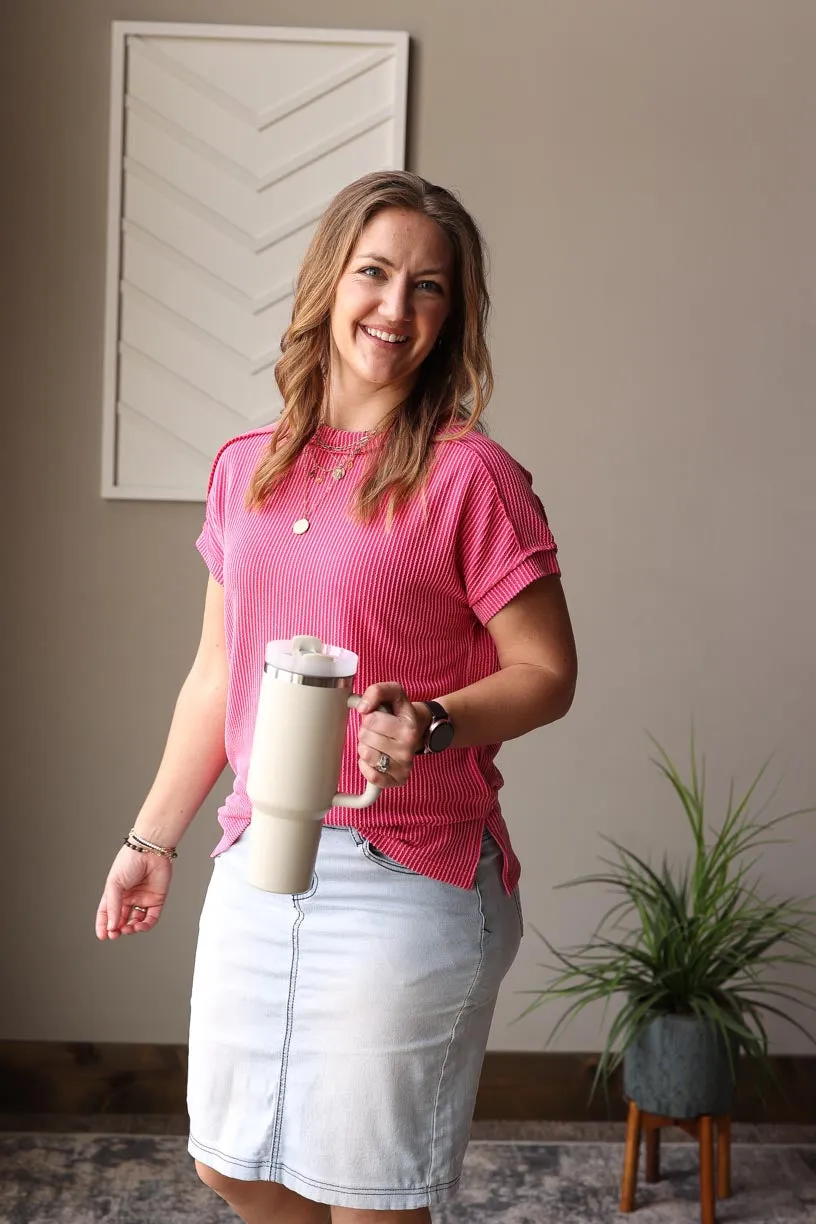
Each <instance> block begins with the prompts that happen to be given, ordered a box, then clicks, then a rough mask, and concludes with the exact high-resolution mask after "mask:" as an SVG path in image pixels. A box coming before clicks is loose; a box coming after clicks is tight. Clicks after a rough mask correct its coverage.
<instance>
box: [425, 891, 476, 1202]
mask: <svg viewBox="0 0 816 1224" xmlns="http://www.w3.org/2000/svg"><path fill="white" fill-rule="evenodd" d="M473 887H474V888H475V890H476V896H477V897H478V898H479V918H480V920H481V927H480V931H479V961H478V964H477V965H476V972H475V973H474V974H473V978H472V980H471V983H470V986H469V987H468V989H467V993H466V994H465V997H464V999H463V1000H462V1006H461V1007H460V1008H459V1011H458V1012H457V1014H456V1019H455V1020H454V1022H453V1025H452V1027H451V1033H450V1037H449V1039H448V1044H447V1047H446V1049H445V1056H444V1058H443V1059H442V1067H441V1069H440V1072H439V1083H438V1084H437V1086H436V1097H435V1099H434V1109H433V1126H432V1129H431V1161H430V1165H429V1167H428V1190H429V1191H430V1189H431V1182H432V1179H433V1170H434V1161H435V1160H436V1127H437V1115H438V1112H439V1098H440V1096H441V1095H442V1081H443V1080H444V1078H445V1068H446V1067H447V1065H448V1056H449V1054H450V1052H451V1049H452V1048H453V1039H454V1037H455V1036H456V1029H457V1026H458V1024H459V1021H460V1020H461V1019H462V1016H463V1015H464V1012H465V1008H466V1007H467V1005H468V1003H469V1001H470V997H471V995H472V994H473V991H474V989H475V988H476V983H477V981H478V980H479V974H480V973H481V971H482V965H483V964H484V937H485V912H484V899H483V897H482V890H481V889H480V888H479V883H478V880H477V881H475V882H474V885H473Z"/></svg>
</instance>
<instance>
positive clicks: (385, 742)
mask: <svg viewBox="0 0 816 1224" xmlns="http://www.w3.org/2000/svg"><path fill="white" fill-rule="evenodd" d="M381 705H388V706H389V707H390V709H391V711H392V713H386V712H385V711H384V710H381V709H378V707H379V706H381ZM360 711H361V713H362V715H363V717H362V719H361V722H360V732H359V736H358V756H359V761H360V770H361V772H362V773H363V775H364V777H365V778H366V779H367V781H369V782H374V783H375V785H377V786H401V785H402V784H403V783H404V782H406V781H407V780H408V777H409V775H410V773H411V768H412V766H413V763H414V757H415V755H416V752H417V748H418V745H419V723H418V719H417V714H416V710H415V709H414V707H413V705H412V704H411V701H410V699H409V697H408V695H407V694H406V692H405V690H404V689H403V688H402V686H401V685H399V684H396V683H389V684H373V685H371V686H370V688H367V689H366V691H365V693H364V694H363V703H362V704H361V706H360ZM366 711H368V712H366ZM386 757H387V758H388V759H387V761H386V759H385V758H386ZM378 765H385V766H387V768H386V769H385V771H384V772H383V770H381V769H378V768H377V766H378Z"/></svg>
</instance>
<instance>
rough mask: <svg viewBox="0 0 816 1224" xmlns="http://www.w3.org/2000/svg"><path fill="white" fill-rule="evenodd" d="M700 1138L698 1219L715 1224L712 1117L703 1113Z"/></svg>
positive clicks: (700, 1123) (708, 1223) (704, 1222)
mask: <svg viewBox="0 0 816 1224" xmlns="http://www.w3.org/2000/svg"><path fill="white" fill-rule="evenodd" d="M698 1126H699V1131H698V1135H699V1140H700V1220H701V1222H702V1224H716V1214H715V1207H714V1119H713V1118H712V1117H711V1116H710V1114H704V1115H703V1117H701V1118H700V1120H699V1122H698Z"/></svg>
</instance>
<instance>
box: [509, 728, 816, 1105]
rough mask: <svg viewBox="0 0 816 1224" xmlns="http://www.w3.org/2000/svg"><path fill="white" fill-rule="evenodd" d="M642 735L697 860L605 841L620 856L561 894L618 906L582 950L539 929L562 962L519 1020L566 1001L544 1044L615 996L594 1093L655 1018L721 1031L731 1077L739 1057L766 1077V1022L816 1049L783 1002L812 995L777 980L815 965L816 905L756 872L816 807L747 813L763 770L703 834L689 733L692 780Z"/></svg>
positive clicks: (809, 1000) (814, 995) (700, 783)
mask: <svg viewBox="0 0 816 1224" xmlns="http://www.w3.org/2000/svg"><path fill="white" fill-rule="evenodd" d="M649 738H650V739H651V740H652V743H653V744H654V745H655V747H656V749H657V753H658V755H657V757H656V758H653V763H654V764H655V765H656V766H657V767H658V769H659V770H660V771H661V772H662V773H663V775H664V776H665V777H666V778H667V779H668V781H669V782H670V783H671V786H672V787H673V789H674V791H675V793H676V795H677V797H678V798H679V800H680V803H681V804H682V807H683V811H684V813H685V815H686V818H687V820H688V824H689V828H690V829H691V834H692V838H693V843H694V853H693V856H691V857H690V859H689V860H688V861H687V862H686V863H685V864H684V865H683V866H680V867H672V865H671V864H670V862H669V860H668V857H667V856H665V855H664V857H663V861H662V864H661V866H660V867H659V868H653V867H652V866H651V865H650V864H649V863H648V862H647V861H645V860H644V859H643V858H641V857H639V856H638V855H637V854H635V853H634V852H633V851H631V850H628V849H627V848H626V847H625V846H622V845H620V844H619V843H618V842H616V841H614V840H612V839H611V838H604V840H605V841H606V842H607V843H608V844H609V845H610V846H611V847H612V849H613V850H614V852H615V853H614V857H609V858H602V859H601V862H602V863H603V864H604V867H605V868H606V870H604V871H602V872H600V873H599V874H597V875H589V876H583V877H581V878H579V879H574V880H568V881H567V882H566V883H564V884H560V885H558V887H559V888H572V887H575V886H577V885H592V886H595V887H605V888H607V889H610V890H611V891H612V892H613V893H616V894H618V898H619V899H618V900H617V902H616V903H615V904H614V905H613V906H612V908H611V909H610V910H609V911H608V912H607V913H606V914H605V915H604V917H603V918H602V919H601V922H600V923H599V925H598V927H597V929H596V931H595V933H594V934H593V936H592V937H591V939H590V940H589V941H588V942H587V943H584V944H581V945H578V946H576V947H572V948H568V949H565V950H562V951H558V950H556V949H555V948H554V947H553V946H552V945H551V944H550V943H549V941H548V940H547V939H546V938H545V937H544V936H543V935H541V932H539V931H536V934H537V935H539V937H540V938H541V939H542V940H543V941H544V943H545V944H546V945H547V948H548V949H549V951H550V953H551V954H552V955H553V956H554V957H555V960H556V962H557V963H556V964H555V965H542V966H540V968H543V969H546V970H548V971H549V972H551V973H553V974H555V976H554V977H553V978H552V980H551V981H550V984H549V985H548V986H546V987H545V988H544V989H543V990H537V991H524V992H522V993H525V994H534V995H535V996H536V998H535V1000H534V1001H533V1002H532V1003H531V1004H530V1005H529V1007H527V1008H526V1009H525V1011H524V1012H523V1013H522V1016H526V1015H529V1013H530V1012H532V1011H534V1010H535V1009H536V1008H539V1007H541V1006H542V1004H544V1003H549V1002H551V1001H552V1000H555V999H561V1000H565V1001H566V1002H567V1003H568V1006H567V1008H566V1010H565V1011H564V1012H563V1014H562V1015H561V1017H560V1019H559V1020H558V1021H557V1023H556V1024H555V1026H554V1028H553V1030H552V1032H551V1034H550V1037H549V1040H548V1042H547V1044H548V1045H549V1044H551V1043H552V1042H553V1041H554V1040H555V1038H556V1037H557V1036H558V1034H559V1033H560V1032H561V1031H562V1029H563V1028H564V1026H565V1025H567V1024H568V1023H569V1022H570V1021H571V1020H572V1019H574V1018H575V1016H577V1015H578V1014H579V1013H580V1012H581V1011H583V1009H584V1008H585V1007H586V1006H588V1004H590V1003H593V1002H596V1001H597V1000H603V1001H604V1002H605V1003H606V1005H607V1011H608V1009H609V1007H610V1005H611V1004H613V1002H615V1001H618V1000H620V1007H619V1010H618V1011H617V1014H616V1015H615V1017H614V1019H613V1020H612V1023H611V1024H610V1026H609V1029H608V1031H607V1036H606V1040H605V1044H604V1048H603V1051H602V1054H601V1058H600V1061H599V1064H598V1068H597V1073H596V1076H595V1082H594V1084H593V1091H594V1089H595V1087H597V1084H598V1082H599V1081H600V1080H602V1079H604V1080H605V1079H607V1078H608V1077H609V1076H610V1075H611V1074H612V1073H613V1072H614V1071H615V1069H616V1068H617V1067H618V1065H619V1064H620V1063H621V1061H622V1059H623V1057H624V1055H625V1053H626V1051H627V1049H628V1048H629V1047H630V1046H631V1045H632V1043H633V1042H634V1041H635V1039H636V1038H637V1037H638V1035H639V1034H640V1033H641V1032H642V1031H643V1030H644V1029H645V1028H646V1026H647V1025H648V1024H649V1023H650V1022H651V1020H652V1019H653V1018H654V1017H655V1016H657V1015H663V1014H674V1015H687V1016H697V1017H699V1019H700V1020H703V1021H708V1022H710V1023H712V1024H713V1025H714V1026H716V1028H717V1030H718V1031H719V1033H720V1035H721V1036H722V1038H723V1041H724V1044H725V1047H726V1049H727V1050H728V1051H729V1057H730V1058H732V1073H735V1064H734V1062H733V1059H734V1057H735V1056H737V1055H739V1054H740V1053H742V1054H744V1055H746V1056H747V1057H749V1058H751V1059H754V1060H755V1061H756V1063H757V1064H758V1068H759V1069H761V1070H763V1071H765V1072H768V1071H769V1070H770V1064H769V1061H768V1035H767V1032H766V1029H765V1025H764V1023H763V1017H767V1016H768V1015H775V1016H781V1017H782V1018H783V1019H784V1020H787V1021H788V1023H789V1024H792V1025H794V1026H795V1027H796V1028H797V1029H799V1030H800V1031H801V1032H802V1033H804V1034H805V1036H806V1037H807V1038H808V1039H809V1040H811V1041H814V1038H813V1037H812V1035H811V1034H810V1033H809V1032H808V1030H807V1029H806V1028H805V1027H804V1026H803V1025H802V1024H800V1023H799V1021H798V1020H796V1019H794V1018H793V1017H792V1016H790V1015H788V1014H787V1012H786V1011H785V1010H784V1005H785V1004H786V1003H791V1002H794V1003H798V1004H804V1005H805V1006H806V1007H808V1008H810V1009H811V1010H816V1006H815V1005H814V1002H813V1000H814V999H816V991H813V990H810V989H808V988H807V987H805V986H801V985H799V984H795V983H789V982H785V981H784V980H783V981H780V980H778V978H779V975H780V974H781V975H782V976H783V977H784V973H785V967H786V966H793V965H811V966H812V965H813V964H814V963H816V927H815V926H814V922H815V921H816V910H815V909H814V904H813V898H812V897H802V898H796V897H793V898H769V899H765V898H763V897H762V896H761V895H760V893H759V891H758V884H757V881H756V879H755V873H754V868H755V867H756V865H757V863H758V862H759V860H760V859H761V857H762V856H761V849H762V847H764V846H767V845H770V844H774V843H778V842H781V841H783V840H784V839H783V838H780V837H778V836H777V835H776V834H777V830H778V828H779V826H780V825H781V824H783V823H784V822H785V821H788V820H791V819H793V818H794V817H795V816H802V815H805V814H807V813H811V812H813V811H816V809H814V808H802V809H800V810H797V811H793V812H785V813H783V814H782V815H780V816H775V817H773V818H771V819H763V818H762V817H763V815H764V813H765V812H766V811H767V808H768V806H769V804H770V802H771V800H772V799H773V794H771V796H770V797H769V798H768V799H767V800H766V801H765V803H763V804H762V806H761V807H760V809H759V811H758V812H757V813H756V814H755V815H752V814H751V806H752V802H753V801H754V799H755V796H756V792H757V788H758V787H759V784H760V782H761V781H762V779H763V777H764V775H765V772H766V769H767V763H766V765H764V766H763V767H762V769H761V770H760V771H759V773H758V774H757V775H756V777H755V778H754V780H753V781H752V783H751V785H750V786H749V787H748V790H747V791H746V792H745V794H744V795H743V796H742V798H741V799H739V800H738V801H735V798H734V785H733V782H732V784H731V787H730V790H729V795H728V805H727V810H726V814H725V819H724V821H723V823H722V826H721V827H720V829H719V831H716V830H714V829H709V828H707V820H706V810H705V806H706V801H705V759H704V758H703V757H702V756H701V757H700V760H699V763H698V757H697V751H696V747H695V742H694V734H693V732H692V737H691V776H690V779H689V781H684V780H683V778H682V777H681V776H680V773H679V772H678V770H677V768H676V767H675V765H674V764H673V763H672V761H671V760H670V758H669V756H668V754H667V753H666V752H665V750H664V749H663V748H662V747H661V745H660V744H659V743H658V742H657V740H655V739H654V738H653V737H651V736H650V737H649ZM605 1016H606V1011H605ZM521 1018H522V1017H521V1016H520V1017H519V1019H521ZM814 1044H816V1042H814Z"/></svg>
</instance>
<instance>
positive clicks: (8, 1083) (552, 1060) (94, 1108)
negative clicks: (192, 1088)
mask: <svg viewBox="0 0 816 1224" xmlns="http://www.w3.org/2000/svg"><path fill="white" fill-rule="evenodd" d="M771 1061H772V1067H773V1072H774V1076H775V1079H776V1083H775V1084H773V1083H771V1084H769V1085H767V1087H766V1089H765V1096H764V1100H763V1096H762V1094H761V1092H760V1090H759V1086H758V1085H757V1083H756V1082H755V1080H754V1079H753V1078H752V1077H750V1076H749V1075H747V1074H746V1075H744V1076H743V1077H742V1081H741V1082H740V1084H739V1087H738V1092H737V1099H736V1103H735V1108H734V1118H735V1120H737V1121H740V1122H750V1123H761V1122H769V1123H775V1124H789V1123H796V1124H802V1125H814V1124H816V1056H805V1055H801V1056H800V1055H778V1056H776V1057H774V1058H773V1059H772V1060H771ZM597 1065H598V1055H597V1054H575V1053H539V1052H536V1051H533V1052H522V1053H506V1052H502V1051H489V1052H488V1054H487V1056H486V1057H485V1062H484V1067H483V1069H482V1076H481V1081H480V1084H479V1094H478V1097H477V1101H476V1112H475V1117H476V1119H477V1120H478V1121H485V1120H487V1119H491V1120H496V1121H542V1122H606V1121H620V1120H622V1119H623V1118H624V1117H625V1111H624V1105H623V1097H622V1093H621V1088H620V1082H619V1080H618V1079H617V1078H616V1079H614V1080H613V1081H612V1083H611V1084H610V1085H609V1088H608V1091H607V1092H606V1093H605V1092H604V1091H603V1090H599V1091H598V1092H597V1093H596V1094H595V1096H594V1098H593V1099H592V1100H591V1101H590V1099H589V1097H590V1090H591V1087H592V1081H593V1078H594V1075H595V1069H596V1067H597ZM186 1075H187V1048H186V1046H183V1045H155V1044H146V1043H144V1044H135V1043H124V1042H122V1043H119V1042H59V1041H5V1042H2V1041H0V1113H6V1114H17V1115H26V1114H54V1115H80V1114H81V1115H91V1114H131V1115H132V1114H146V1115H147V1114H157V1115H164V1116H167V1117H170V1116H183V1115H184V1114H185V1112H186V1110H185V1083H186Z"/></svg>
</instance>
